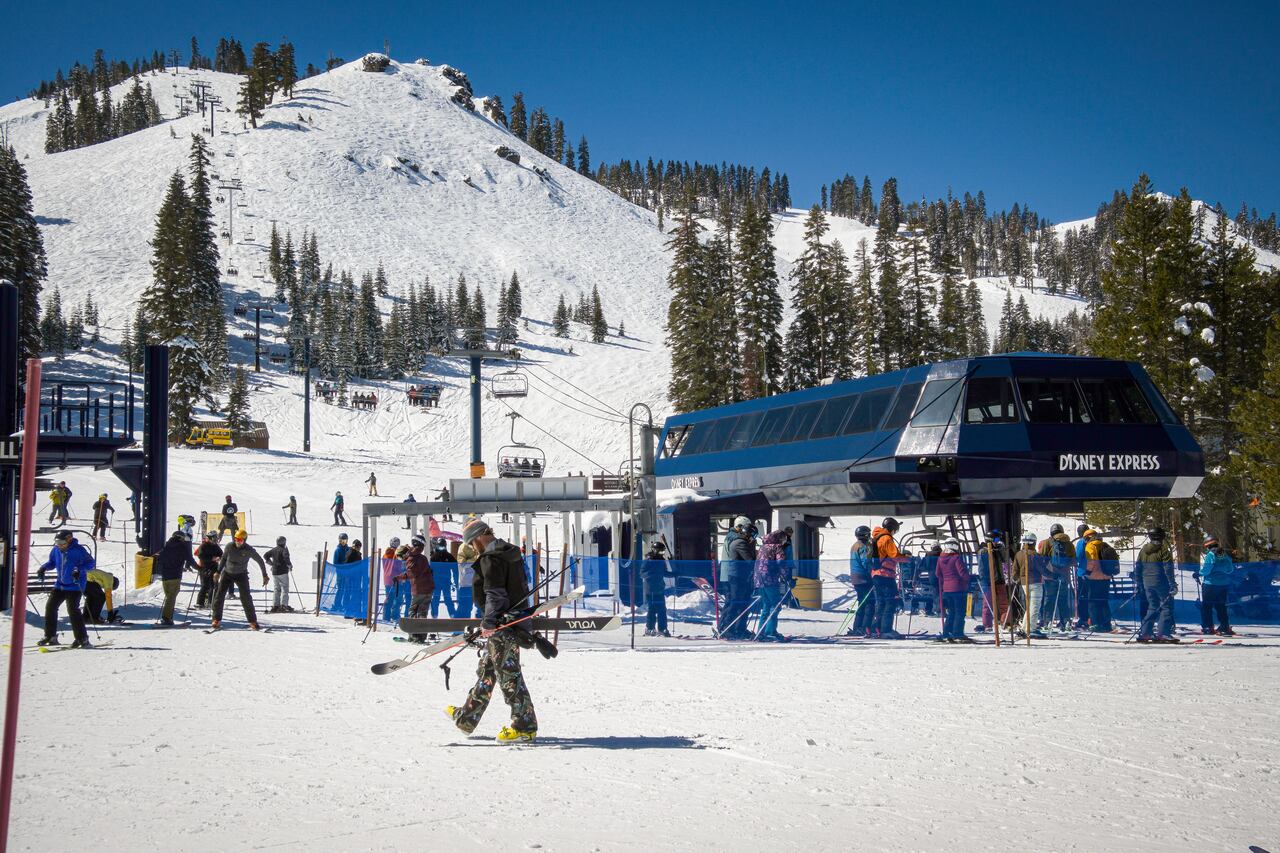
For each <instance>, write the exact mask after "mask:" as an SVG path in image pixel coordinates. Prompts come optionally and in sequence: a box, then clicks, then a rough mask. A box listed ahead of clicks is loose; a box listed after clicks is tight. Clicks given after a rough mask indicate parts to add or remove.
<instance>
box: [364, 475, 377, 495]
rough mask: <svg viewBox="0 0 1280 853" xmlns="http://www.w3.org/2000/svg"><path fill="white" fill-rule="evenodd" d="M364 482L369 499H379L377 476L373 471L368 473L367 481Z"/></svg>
mask: <svg viewBox="0 0 1280 853" xmlns="http://www.w3.org/2000/svg"><path fill="white" fill-rule="evenodd" d="M365 482H366V483H368V484H369V496H370V497H374V498H376V497H379V495H378V475H377V474H375V473H374V472H373V471H370V472H369V479H367V480H365Z"/></svg>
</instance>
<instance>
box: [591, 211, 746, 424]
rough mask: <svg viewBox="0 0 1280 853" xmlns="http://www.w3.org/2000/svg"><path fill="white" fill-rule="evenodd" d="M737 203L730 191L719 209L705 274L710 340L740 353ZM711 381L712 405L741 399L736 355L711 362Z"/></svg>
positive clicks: (705, 250)
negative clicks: (735, 245) (735, 253)
mask: <svg viewBox="0 0 1280 853" xmlns="http://www.w3.org/2000/svg"><path fill="white" fill-rule="evenodd" d="M733 226H734V221H733V205H732V203H731V201H730V199H729V197H728V195H727V194H726V195H725V196H723V197H722V199H721V203H720V205H719V206H718V208H717V211H716V233H715V236H713V237H712V238H711V240H710V241H709V242H708V243H707V244H706V246H704V247H703V255H704V259H703V271H704V272H703V274H704V276H705V278H706V288H707V292H706V294H705V304H706V311H707V313H708V315H709V316H708V321H709V325H708V327H707V329H708V332H709V333H710V334H711V335H712V339H711V340H710V341H708V344H710V345H711V346H712V347H713V348H715V350H716V351H718V352H721V353H736V352H737V349H738V305H737V296H738V294H737V287H736V278H737V277H736V274H735V272H734V268H733ZM594 294H595V292H594V291H593V299H592V300H591V302H590V309H591V316H590V318H589V319H590V320H591V326H592V338H593V339H595V332H596V322H595V310H594V309H595V299H594ZM708 368H709V369H710V370H711V371H712V373H711V375H710V376H708V377H707V381H708V383H709V384H710V386H711V387H712V388H713V389H714V391H715V398H714V402H713V403H712V405H718V404H721V403H733V402H735V401H737V400H738V399H739V397H738V388H739V385H740V384H741V381H740V375H741V364H740V363H739V362H738V359H736V358H720V359H717V360H716V361H714V362H712V363H710V364H709V365H708Z"/></svg>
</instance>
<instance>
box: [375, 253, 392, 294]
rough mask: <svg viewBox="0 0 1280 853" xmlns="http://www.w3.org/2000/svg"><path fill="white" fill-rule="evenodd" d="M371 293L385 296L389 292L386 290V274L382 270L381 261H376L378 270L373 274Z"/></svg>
mask: <svg viewBox="0 0 1280 853" xmlns="http://www.w3.org/2000/svg"><path fill="white" fill-rule="evenodd" d="M373 292H374V293H376V294H377V295H378V296H386V295H387V294H388V293H389V292H390V291H389V290H388V288H387V273H386V271H385V270H383V268H382V261H378V270H377V272H375V273H374V274H373Z"/></svg>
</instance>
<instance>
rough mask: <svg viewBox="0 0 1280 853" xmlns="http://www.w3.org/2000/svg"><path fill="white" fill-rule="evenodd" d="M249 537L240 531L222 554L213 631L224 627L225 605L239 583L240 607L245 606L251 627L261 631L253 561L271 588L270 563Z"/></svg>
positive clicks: (215, 599)
mask: <svg viewBox="0 0 1280 853" xmlns="http://www.w3.org/2000/svg"><path fill="white" fill-rule="evenodd" d="M248 538H249V534H248V532H247V531H244V530H237V531H236V535H235V539H234V540H233V541H232V542H231V544H230V545H228V546H227V550H226V551H223V552H222V560H221V562H220V563H219V564H218V568H219V570H220V571H221V572H222V575H221V577H219V578H218V591H217V593H216V595H215V596H214V599H213V628H214V630H217V629H218V628H221V627H222V606H223V604H224V603H225V602H226V600H227V590H228V589H230V588H231V585H232V584H235V586H236V589H238V590H239V592H240V604H241V605H242V606H243V607H244V616H245V618H246V619H248V620H249V627H250V628H252V629H253V630H255V631H257V630H258V612H257V611H256V610H254V608H253V591H252V590H251V589H250V587H249V561H250V560H252V561H253V562H255V563H257V564H258V568H259V569H261V570H262V585H263V586H266V585H267V564H266V563H264V562H263V561H262V555H261V554H259V553H258V552H257V550H255V549H254V547H253V546H252V545H250V544H249V543H248V541H247V540H248Z"/></svg>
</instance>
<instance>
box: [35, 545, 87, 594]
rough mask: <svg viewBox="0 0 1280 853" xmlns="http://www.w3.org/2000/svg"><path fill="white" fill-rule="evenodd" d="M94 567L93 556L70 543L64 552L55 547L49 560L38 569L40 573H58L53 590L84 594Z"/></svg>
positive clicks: (83, 548)
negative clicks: (90, 572) (48, 571)
mask: <svg viewBox="0 0 1280 853" xmlns="http://www.w3.org/2000/svg"><path fill="white" fill-rule="evenodd" d="M94 565H95V563H94V559H93V555H92V554H90V553H89V549H88V548H85V547H84V546H83V545H81V544H80V543H79V542H72V543H71V545H70V546H69V547H68V548H67V550H66V551H63V550H62V549H61V548H59V547H58V546H56V545H55V546H54V547H53V550H52V551H50V552H49V559H48V560H45V563H44V565H43V566H41V567H40V571H42V572H43V571H46V570H48V569H54V570H55V571H56V572H57V573H58V580H57V582H56V583H55V584H54V588H55V589H61V590H65V591H67V592H84V588H85V585H86V584H88V583H89V570H90V569H92V568H93V567H94Z"/></svg>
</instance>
